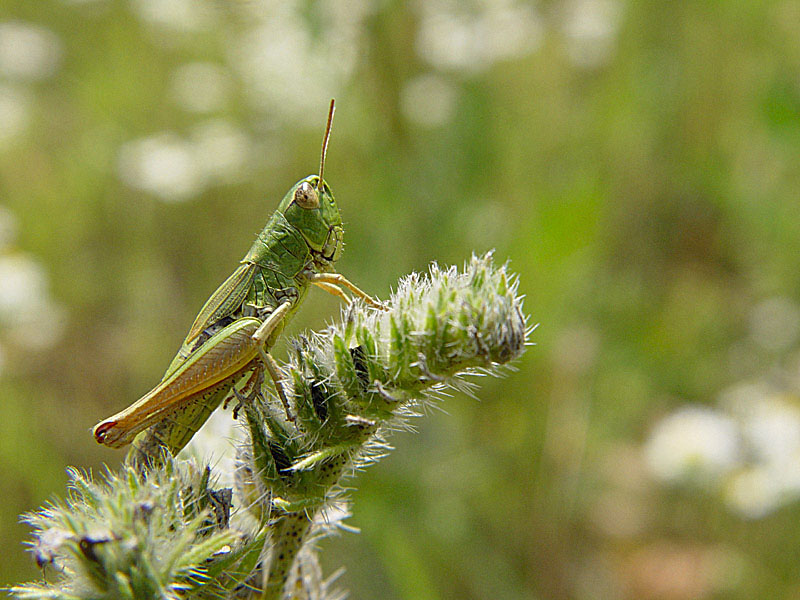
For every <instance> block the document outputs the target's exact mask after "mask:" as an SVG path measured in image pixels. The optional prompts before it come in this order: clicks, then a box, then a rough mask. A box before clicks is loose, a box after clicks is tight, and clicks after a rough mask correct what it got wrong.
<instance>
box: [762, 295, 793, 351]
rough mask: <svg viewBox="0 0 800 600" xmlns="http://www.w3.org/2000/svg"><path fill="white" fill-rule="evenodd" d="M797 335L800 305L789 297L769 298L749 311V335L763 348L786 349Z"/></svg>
mask: <svg viewBox="0 0 800 600" xmlns="http://www.w3.org/2000/svg"><path fill="white" fill-rule="evenodd" d="M798 335H800V307H799V306H798V305H797V303H795V302H793V301H792V300H790V299H789V298H780V297H779V298H769V299H767V300H764V301H763V302H761V303H759V304H758V305H756V306H755V308H753V310H752V312H751V313H750V337H751V338H752V340H753V341H754V342H755V343H756V344H758V345H759V346H761V347H762V348H764V349H765V350H772V351H774V352H783V351H785V350H788V349H789V347H791V346H792V345H793V344H794V343H795V342H797V338H798Z"/></svg>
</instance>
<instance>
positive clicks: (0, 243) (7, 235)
mask: <svg viewBox="0 0 800 600" xmlns="http://www.w3.org/2000/svg"><path fill="white" fill-rule="evenodd" d="M16 239H17V217H15V216H14V213H12V212H11V211H10V210H9V209H8V208H7V207H5V206H3V205H0V252H3V251H4V250H7V249H8V248H9V247H11V246H13V245H14V242H15V241H16Z"/></svg>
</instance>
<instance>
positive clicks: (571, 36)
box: [563, 0, 621, 67]
mask: <svg viewBox="0 0 800 600" xmlns="http://www.w3.org/2000/svg"><path fill="white" fill-rule="evenodd" d="M620 12H621V8H620V5H619V3H618V1H617V0H571V1H570V2H567V3H566V5H565V9H564V17H563V30H564V35H565V37H566V43H567V52H568V55H569V57H570V59H572V61H573V63H575V64H576V65H577V66H579V67H596V66H599V65H601V64H604V63H606V62H607V61H608V59H609V58H610V56H611V54H612V52H613V50H614V41H615V40H614V38H615V36H616V34H617V29H618V28H619V21H620Z"/></svg>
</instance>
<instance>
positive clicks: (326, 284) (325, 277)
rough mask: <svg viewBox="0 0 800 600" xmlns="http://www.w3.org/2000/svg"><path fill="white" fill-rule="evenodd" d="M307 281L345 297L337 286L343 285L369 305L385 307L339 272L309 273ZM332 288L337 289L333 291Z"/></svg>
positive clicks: (330, 292)
mask: <svg viewBox="0 0 800 600" xmlns="http://www.w3.org/2000/svg"><path fill="white" fill-rule="evenodd" d="M308 281H309V282H311V283H313V284H314V285H316V286H318V287H320V288H322V289H323V290H325V291H326V292H328V293H329V294H333V295H334V296H339V297H344V298H347V296H345V294H344V292H343V291H342V290H341V288H340V287H339V286H342V287H345V288H347V289H348V290H350V291H351V292H353V295H354V296H357V297H359V298H361V299H362V300H363V301H364V302H366V303H367V304H369V305H370V306H372V307H374V308H380V309H383V308H385V307H384V306H383V304H381V303H380V302H378V301H377V300H375V299H373V298H372V296H370V295H369V294H367V293H366V292H365V291H363V290H362V289H360V288H359V287H358V286H356V285H355V284H354V283H352V282H351V281H350V280H348V279H347V278H346V277H345V276H344V275H342V274H341V273H310V274H309V275H308ZM334 288H335V289H336V290H337V291H333V289H334Z"/></svg>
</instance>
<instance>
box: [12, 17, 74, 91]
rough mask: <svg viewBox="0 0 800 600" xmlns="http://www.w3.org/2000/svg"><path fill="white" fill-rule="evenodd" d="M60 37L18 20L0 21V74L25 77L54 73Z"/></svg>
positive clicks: (32, 77)
mask: <svg viewBox="0 0 800 600" xmlns="http://www.w3.org/2000/svg"><path fill="white" fill-rule="evenodd" d="M60 61H61V41H60V40H59V39H58V36H56V34H54V33H53V32H52V31H50V30H48V29H45V28H44V27H40V26H38V25H31V24H29V23H23V22H21V21H6V22H2V23H0V76H4V77H7V78H9V79H20V80H25V81H31V80H38V79H44V78H46V77H49V76H50V75H52V74H53V73H55V71H56V69H57V68H58V65H59V63H60Z"/></svg>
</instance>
